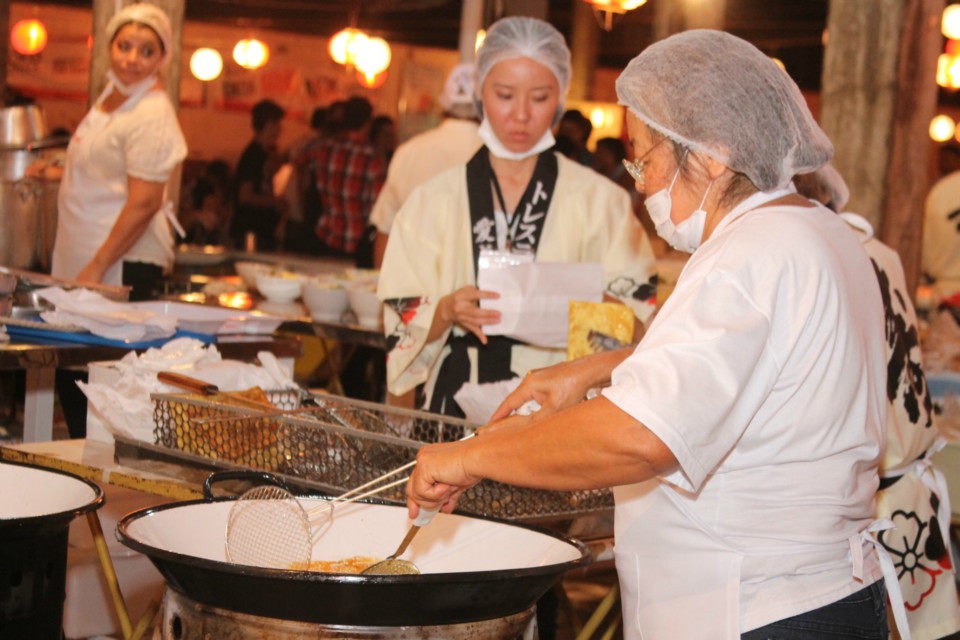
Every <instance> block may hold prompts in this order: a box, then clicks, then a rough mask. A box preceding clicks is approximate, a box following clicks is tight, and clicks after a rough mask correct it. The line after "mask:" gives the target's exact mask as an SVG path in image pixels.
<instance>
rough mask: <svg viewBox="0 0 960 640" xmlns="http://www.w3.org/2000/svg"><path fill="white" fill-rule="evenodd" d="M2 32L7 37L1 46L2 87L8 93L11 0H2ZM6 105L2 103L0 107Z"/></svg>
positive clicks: (0, 68) (0, 22)
mask: <svg viewBox="0 0 960 640" xmlns="http://www.w3.org/2000/svg"><path fill="white" fill-rule="evenodd" d="M0 34H3V37H4V38H6V43H5V44H4V46H2V47H0V88H2V89H3V94H4V95H6V93H7V64H8V63H9V59H8V58H9V56H10V46H9V44H8V43H9V42H10V0H0ZM3 106H5V105H2V104H0V107H3Z"/></svg>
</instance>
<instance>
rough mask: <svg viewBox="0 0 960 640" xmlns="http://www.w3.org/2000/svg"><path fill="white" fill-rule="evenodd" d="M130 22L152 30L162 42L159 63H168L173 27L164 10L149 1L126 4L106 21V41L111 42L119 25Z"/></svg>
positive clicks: (171, 50)
mask: <svg viewBox="0 0 960 640" xmlns="http://www.w3.org/2000/svg"><path fill="white" fill-rule="evenodd" d="M131 22H139V23H140V24H145V25H147V26H148V27H150V28H151V29H153V30H154V32H155V33H156V34H157V36H158V37H159V38H160V42H161V43H162V44H163V61H162V62H161V64H166V63H168V62H169V61H170V58H171V57H172V56H173V29H172V28H171V27H170V18H168V17H167V14H166V12H164V10H163V9H161V8H160V7H158V6H157V5H155V4H150V3H149V2H138V3H136V4H128V5H127V6H125V7H124V8H123V9H121V10H120V11H118V12H116V13H115V14H113V17H112V18H110V22H108V23H107V42H113V38H114V37H115V36H116V35H117V31H120V27H122V26H124V25H126V24H130V23H131Z"/></svg>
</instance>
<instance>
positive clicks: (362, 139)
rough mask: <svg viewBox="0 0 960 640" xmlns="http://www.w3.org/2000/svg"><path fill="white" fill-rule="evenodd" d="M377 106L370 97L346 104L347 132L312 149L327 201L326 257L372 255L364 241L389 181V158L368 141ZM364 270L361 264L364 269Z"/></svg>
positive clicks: (321, 227) (321, 230)
mask: <svg viewBox="0 0 960 640" xmlns="http://www.w3.org/2000/svg"><path fill="white" fill-rule="evenodd" d="M372 115H373V107H372V106H371V105H370V103H369V102H368V101H367V100H366V99H365V98H360V97H355V98H350V99H349V100H347V102H346V105H345V108H344V118H343V130H342V132H341V133H340V134H339V135H337V136H335V137H333V138H331V139H329V140H327V141H325V142H324V143H322V144H320V145H319V146H318V147H316V148H315V149H313V150H312V151H311V158H310V163H311V165H312V168H313V173H314V175H315V176H316V180H317V189H318V190H319V192H320V199H321V202H322V203H323V213H322V215H321V217H320V219H319V220H318V221H317V228H316V232H317V238H319V239H320V242H321V244H322V245H323V246H322V249H321V253H322V254H323V255H332V256H338V257H347V258H360V257H361V256H360V255H358V249H360V252H359V253H360V254H363V253H367V252H370V251H372V246H367V245H368V244H369V241H368V240H365V237H366V234H365V231H366V229H367V225H368V222H367V221H368V218H369V216H370V210H371V209H372V208H373V203H374V202H375V201H376V199H377V194H378V193H379V192H380V189H381V187H383V183H384V182H385V181H386V178H387V158H386V157H384V156H382V155H380V154H378V153H377V152H376V151H375V150H374V148H373V146H371V144H370V142H369V138H368V130H369V128H370V117H371V116H372ZM361 266H362V265H361Z"/></svg>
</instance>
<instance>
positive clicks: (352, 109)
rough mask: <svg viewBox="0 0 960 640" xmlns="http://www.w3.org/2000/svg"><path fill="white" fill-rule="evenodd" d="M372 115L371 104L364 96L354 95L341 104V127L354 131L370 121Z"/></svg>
mask: <svg viewBox="0 0 960 640" xmlns="http://www.w3.org/2000/svg"><path fill="white" fill-rule="evenodd" d="M371 116H373V105H371V104H370V101H369V100H367V99H366V98H362V97H359V96H355V97H353V98H350V99H349V100H347V101H346V103H345V104H344V105H343V128H344V129H345V130H347V131H356V130H357V129H360V128H361V127H363V126H364V125H365V124H367V123H368V122H370V117H371Z"/></svg>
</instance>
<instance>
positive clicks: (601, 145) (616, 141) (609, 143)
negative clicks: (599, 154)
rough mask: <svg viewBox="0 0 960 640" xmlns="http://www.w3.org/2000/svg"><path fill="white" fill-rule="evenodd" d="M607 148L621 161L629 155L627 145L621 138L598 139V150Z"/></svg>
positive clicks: (617, 160) (608, 151)
mask: <svg viewBox="0 0 960 640" xmlns="http://www.w3.org/2000/svg"><path fill="white" fill-rule="evenodd" d="M601 149H605V150H606V151H607V153H609V154H610V155H612V156H613V159H614V160H615V161H616V162H617V163H619V162H620V161H621V160H623V159H624V158H626V157H627V146H626V145H625V144H623V140H621V139H620V138H600V139H599V140H597V151H600V150H601Z"/></svg>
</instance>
